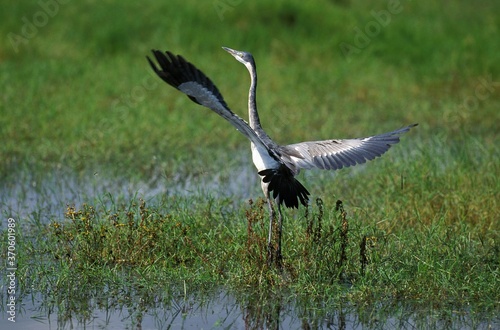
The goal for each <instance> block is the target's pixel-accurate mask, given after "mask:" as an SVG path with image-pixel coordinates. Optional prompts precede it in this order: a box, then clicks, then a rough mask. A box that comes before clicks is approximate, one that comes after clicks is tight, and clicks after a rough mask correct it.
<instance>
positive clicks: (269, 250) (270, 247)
mask: <svg viewBox="0 0 500 330" xmlns="http://www.w3.org/2000/svg"><path fill="white" fill-rule="evenodd" d="M267 205H268V206H269V236H268V238H267V263H268V265H270V264H271V263H272V260H273V245H272V242H271V239H272V236H273V221H274V209H273V204H272V202H271V198H269V196H268V197H267Z"/></svg>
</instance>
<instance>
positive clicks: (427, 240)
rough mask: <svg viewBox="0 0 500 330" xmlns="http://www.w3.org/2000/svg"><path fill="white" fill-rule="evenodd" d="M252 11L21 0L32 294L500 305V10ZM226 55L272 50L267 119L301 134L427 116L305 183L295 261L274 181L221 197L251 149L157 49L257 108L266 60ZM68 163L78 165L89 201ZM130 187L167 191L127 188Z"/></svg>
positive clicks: (328, 6)
mask: <svg viewBox="0 0 500 330" xmlns="http://www.w3.org/2000/svg"><path fill="white" fill-rule="evenodd" d="M230 3H231V2H224V1H219V2H204V3H200V2H194V1H182V2H181V1H170V2H169V3H168V4H167V3H165V4H160V3H155V4H147V5H145V4H143V3H136V2H130V1H125V2H120V3H115V2H113V1H106V2H104V3H100V4H98V5H97V4H94V3H91V2H82V3H71V2H70V3H67V4H59V5H58V6H57V12H55V10H56V9H55V8H56V7H53V8H52V11H50V10H48V9H47V8H45V7H43V6H41V5H40V4H39V3H36V2H30V1H18V2H16V3H15V4H14V3H13V4H11V5H10V7H9V10H5V11H2V13H0V18H1V19H2V26H0V33H1V34H2V35H3V36H5V38H2V40H1V41H0V44H1V45H2V47H0V71H1V75H0V83H1V85H2V86H3V91H2V96H1V99H0V107H1V114H2V115H1V116H0V128H1V129H0V139H1V141H2V143H1V144H0V155H1V157H0V170H1V173H2V186H3V187H4V188H2V199H0V201H1V205H2V210H1V212H2V215H3V216H4V218H6V219H7V218H8V217H13V218H16V220H17V221H18V223H19V235H18V236H17V237H18V240H17V241H18V251H19V252H18V253H19V260H18V261H19V267H18V269H19V270H18V279H19V283H20V287H21V292H22V295H28V294H30V293H34V294H41V295H42V299H43V300H44V303H45V304H46V305H47V306H58V308H59V309H60V310H63V311H67V312H68V313H69V314H67V315H72V313H75V312H77V311H83V312H82V313H83V314H80V315H83V316H82V317H83V318H85V317H86V316H88V315H90V314H89V313H91V311H92V309H93V308H95V307H96V306H98V305H99V304H101V303H102V304H105V301H109V300H107V299H108V298H110V297H118V298H117V299H116V301H115V300H114V303H116V305H120V304H121V305H126V306H134V303H136V302H137V301H142V302H143V303H144V308H148V307H151V306H155V304H156V303H157V302H158V301H162V302H163V303H165V304H166V305H168V304H169V303H170V301H171V299H172V297H182V296H185V295H186V294H187V295H189V294H197V293H202V292H206V291H212V290H216V289H220V288H221V287H222V288H224V289H225V290H230V291H231V292H234V293H235V294H236V295H237V299H241V300H242V301H244V303H243V304H245V303H249V302H251V301H255V300H256V301H258V303H259V304H262V303H263V301H266V302H269V303H271V302H273V301H275V300H276V297H277V296H279V297H280V300H281V299H283V300H284V301H292V300H293V301H294V302H295V303H296V304H297V306H298V307H297V309H298V310H301V311H302V313H303V314H304V315H308V313H309V312H310V308H309V309H308V307H307V306H315V308H316V307H317V308H318V310H320V309H321V308H320V307H319V306H339V305H343V304H348V305H349V306H351V307H350V308H353V309H356V310H357V312H359V313H361V314H363V313H366V311H371V313H377V312H376V310H378V311H379V312H380V313H384V312H383V311H385V310H386V311H387V315H386V316H387V317H389V316H391V315H390V313H391V312H390V310H393V311H394V310H397V309H398V306H400V305H404V306H406V307H408V306H409V308H410V310H416V311H418V310H420V309H422V310H426V311H428V310H429V308H431V309H432V308H436V309H437V310H438V312H437V313H438V314H440V315H441V316H442V317H443V318H444V319H446V317H448V316H449V313H453V312H450V311H459V313H467V315H469V316H471V317H473V318H474V317H475V318H476V320H480V319H481V318H482V317H484V318H486V319H488V318H492V315H493V316H494V315H497V314H498V308H499V307H498V306H499V301H500V285H499V283H500V280H499V276H500V274H499V260H500V255H499V253H500V252H499V251H500V247H499V239H500V222H499V218H500V211H499V210H500V205H499V202H498V201H499V200H500V195H499V194H500V193H499V191H500V179H499V174H500V161H499V159H500V149H499V146H498V139H499V135H498V122H499V120H500V113H499V111H498V109H499V107H500V98H499V95H500V83H499V79H500V78H499V77H500V65H499V63H500V57H499V56H500V55H499V54H500V48H499V45H498V43H497V42H494V40H496V39H497V37H498V34H499V25H500V21H499V17H498V15H497V14H496V13H498V12H499V10H500V8H499V4H497V2H495V1H483V2H481V3H480V4H477V3H469V2H466V1H458V2H454V3H453V4H444V3H443V4H441V3H433V2H429V1H424V2H406V1H401V3H400V4H399V6H396V7H390V6H389V2H386V1H375V2H371V3H370V4H366V3H364V2H358V1H337V2H331V1H330V2H327V1H319V2H315V3H304V2H301V1H287V2H285V1H277V2H274V3H273V4H269V3H266V2H265V1H254V2H252V3H246V2H240V3H236V2H232V4H230ZM220 4H223V5H225V6H222V7H220V6H219V5H220ZM40 13H41V14H40ZM43 13H45V16H44V14H43ZM81 13H86V14H85V15H82V14H81ZM52 14H53V15H52ZM44 17H46V18H47V19H46V20H44ZM35 23H36V25H35ZM42 23H43V24H42ZM30 24H31V25H33V26H31V25H30ZM220 46H229V47H231V48H235V49H242V50H247V51H250V52H252V53H253V54H254V56H255V58H256V61H257V67H258V73H259V92H258V95H259V99H258V103H259V109H260V112H261V121H262V123H263V124H264V128H265V129H266V130H267V131H268V133H269V135H270V136H271V137H273V138H275V139H276V140H277V141H278V142H280V143H284V144H286V143H293V142H298V141H303V140H315V139H328V138H344V137H346V138H347V137H357V136H367V135H371V134H378V133H383V132H386V131H389V130H392V129H396V128H399V127H402V126H404V125H407V124H411V123H419V126H418V127H416V128H415V129H414V130H412V131H411V132H410V133H409V134H407V135H405V136H404V137H403V138H402V141H401V143H400V144H398V145H396V146H395V147H394V148H393V149H391V150H390V151H389V153H388V154H387V155H385V156H384V157H382V158H381V159H379V160H376V161H374V162H371V163H369V164H367V165H366V166H361V167H359V168H353V169H347V170H341V171H338V172H337V173H335V174H332V173H328V172H321V171H312V172H308V173H303V174H301V177H300V179H301V181H302V182H303V183H304V184H305V185H306V186H307V187H308V189H309V190H310V191H311V193H312V196H313V197H312V205H311V208H310V209H309V210H308V211H307V213H306V211H305V210H300V211H287V217H286V222H285V228H284V230H285V238H284V258H285V260H284V263H285V265H284V271H283V273H279V272H277V271H276V269H274V268H268V267H267V266H266V265H265V263H264V262H263V260H264V258H263V256H264V254H265V253H264V252H265V248H264V247H265V237H266V228H267V215H266V212H265V211H266V210H265V208H264V209H262V203H261V201H259V200H258V199H257V198H258V197H259V196H260V192H259V187H258V184H257V182H254V183H255V184H253V182H252V184H248V187H249V188H248V189H246V188H243V189H242V190H244V193H242V194H241V196H240V195H238V196H231V194H230V193H227V192H226V194H218V192H220V191H224V190H225V189H224V187H225V185H231V184H232V185H235V183H234V180H235V179H234V178H236V177H238V176H239V175H240V172H241V169H242V168H243V169H246V168H251V167H252V165H251V164H247V161H245V159H247V160H249V159H250V158H249V157H248V158H244V157H242V156H240V155H241V154H242V153H243V152H249V150H248V149H249V148H248V142H247V141H246V140H245V139H244V138H243V136H242V135H241V134H239V133H238V132H236V131H235V130H234V129H233V128H232V127H231V126H230V125H229V124H227V123H226V122H224V121H222V120H221V119H220V118H219V117H217V116H216V115H214V114H213V113H210V111H209V110H207V109H204V108H201V107H199V106H197V105H195V104H193V103H192V102H191V101H190V100H188V99H187V98H186V97H185V96H183V95H181V94H180V93H178V92H176V91H175V90H173V89H172V88H169V87H167V86H166V85H164V84H163V83H162V82H161V81H160V80H159V79H157V78H156V77H154V76H153V75H152V73H151V69H150V68H149V67H148V64H147V62H146V59H145V56H146V55H148V53H149V52H150V49H151V48H155V49H164V50H171V51H172V52H174V53H179V54H182V55H183V56H185V57H186V58H187V59H188V60H189V61H191V62H193V63H194V64H195V65H196V66H198V67H199V68H200V69H201V70H202V71H204V72H205V73H206V74H207V75H208V76H209V77H210V78H211V79H212V80H213V81H214V82H215V83H216V84H217V86H218V87H219V89H220V90H221V92H222V94H223V95H224V96H225V99H226V101H227V103H228V104H229V106H230V107H231V108H232V109H233V110H234V111H235V112H237V113H238V114H240V115H241V116H242V117H244V118H246V110H245V109H246V103H247V102H246V97H247V88H248V85H249V78H248V73H247V72H246V70H245V68H244V67H243V66H242V65H241V64H239V63H237V62H236V61H234V59H233V58H231V57H230V56H228V55H227V54H226V53H225V52H224V51H223V50H221V49H220ZM242 150H243V151H242ZM59 171H61V172H62V173H70V174H71V175H74V176H75V177H76V178H77V179H75V182H76V183H75V184H71V185H69V186H70V190H71V194H65V193H63V192H64V191H65V190H64V189H60V187H59V186H58V184H59V185H60V186H63V185H64V186H65V185H66V181H65V180H66V179H65V178H66V176H65V175H66V174H64V175H61V176H60V180H59V181H58V180H57V178H58V173H59ZM26 173H30V174H29V175H27V174H26ZM89 173H90V177H91V178H92V180H87V176H88V175H89ZM48 176H51V178H53V179H51V181H50V184H48V183H47V177H48ZM214 177H216V179H213V178H214ZM99 178H102V182H101V184H102V185H104V186H105V188H104V189H96V191H98V193H95V194H92V190H89V188H88V185H87V184H88V183H86V182H90V181H92V182H94V183H93V184H95V185H99ZM19 180H21V181H22V182H19ZM188 181H189V182H188ZM214 181H215V183H218V182H219V183H220V185H221V187H219V189H206V188H207V187H206V186H205V187H202V182H214ZM110 182H120V183H123V182H126V183H130V185H131V187H136V186H135V185H134V184H135V183H138V182H146V184H145V186H146V188H144V189H145V190H147V187H150V188H151V187H162V189H160V190H158V191H160V192H161V193H158V194H156V195H154V196H153V197H152V196H151V195H152V194H151V193H148V192H147V191H146V192H144V191H145V190H144V189H142V188H141V191H140V192H138V193H137V196H136V197H126V198H125V197H124V196H123V195H122V194H121V192H120V190H119V189H118V188H116V187H119V185H118V184H117V185H113V184H109V183H110ZM186 182H188V183H189V184H188V183H186ZM236 185H237V184H236ZM123 186H125V184H123ZM123 186H120V187H122V188H123ZM179 186H180V187H186V188H184V191H182V193H179V191H180V189H179ZM208 186H210V185H208ZM213 186H214V185H213V183H212V185H211V186H210V187H213ZM243 186H244V187H247V183H245V185H243ZM254 186H255V187H254ZM13 187H17V188H13ZM19 187H21V188H19ZM44 187H45V188H44ZM115 188H116V189H115ZM151 190H153V189H152V188H151ZM59 191H61V193H55V192H59ZM207 191H208V192H209V193H208V196H207V194H206V193H207ZM210 191H211V192H212V193H210ZM30 192H34V193H35V195H36V198H31V197H30V196H31V195H30ZM79 192H81V194H79ZM80 195H85V197H82V198H80V197H75V196H80ZM132 195H133V194H132ZM54 196H55V197H54ZM146 196H147V197H146ZM21 197H22V198H21ZM141 198H142V199H141ZM249 198H252V199H253V202H252V203H251V204H250V203H249V202H248V200H249ZM317 198H320V199H321V201H322V204H321V203H320V204H321V205H322V206H320V204H317V202H316V199H317ZM33 199H34V200H35V202H33ZM53 199H55V200H56V201H57V204H56V205H59V210H54V206H53V205H52V207H50V208H49V207H47V206H46V204H45V203H46V201H47V200H53ZM337 200H342V201H343V209H344V210H345V212H346V215H345V216H342V213H341V211H340V210H335V207H336V203H337ZM318 203H319V202H318ZM28 204H29V206H28ZM25 210H29V211H25ZM48 210H50V212H49V211H48ZM63 214H64V215H63ZM346 221H347V222H346ZM346 223H347V227H346ZM2 226H3V224H2ZM1 228H2V230H6V229H5V228H6V227H1ZM342 228H344V229H342ZM346 228H347V229H346ZM0 244H1V245H0V246H1V251H2V253H5V251H6V245H5V244H7V242H6V240H2V242H1V243H0ZM77 289H78V290H77ZM200 295H201V294H200ZM69 297H75V298H74V299H71V300H69V299H68V298H69ZM158 297H159V298H158ZM292 297H293V298H292ZM122 298H123V300H122ZM2 300H4V299H2ZM85 304H87V305H85ZM379 306H384V308H382V309H377V307H379ZM406 307H405V308H406ZM326 310H327V309H326V308H325V309H323V310H322V312H318V314H317V315H321V313H326ZM85 313H87V314H88V315H85ZM447 313H448V314H447ZM368 314H370V313H368ZM367 322H368V321H367Z"/></svg>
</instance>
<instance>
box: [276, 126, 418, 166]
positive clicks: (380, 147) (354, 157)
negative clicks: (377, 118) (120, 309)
mask: <svg viewBox="0 0 500 330" xmlns="http://www.w3.org/2000/svg"><path fill="white" fill-rule="evenodd" d="M416 125H417V124H413V125H410V126H407V127H403V128H401V129H398V130H395V131H393V132H389V133H384V134H380V135H375V136H370V137H367V138H359V139H345V140H324V141H310V142H301V143H296V144H290V145H287V146H286V147H285V150H288V152H287V153H288V154H289V156H290V159H291V161H292V162H293V163H294V164H295V166H297V168H302V169H310V168H314V167H316V168H320V169H324V170H338V169H341V168H343V167H348V166H354V165H356V164H362V163H365V162H366V161H368V160H372V159H374V158H376V157H379V156H381V155H382V154H384V153H385V152H386V151H387V150H389V148H390V147H391V145H393V144H396V143H398V142H399V137H400V135H401V134H404V133H406V132H408V131H409V130H410V128H412V127H414V126H416Z"/></svg>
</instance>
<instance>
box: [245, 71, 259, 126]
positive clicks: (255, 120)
mask: <svg viewBox="0 0 500 330" xmlns="http://www.w3.org/2000/svg"><path fill="white" fill-rule="evenodd" d="M248 71H249V72H250V79H251V83H250V90H249V92H248V120H249V123H250V127H251V128H253V129H254V130H255V129H260V128H261V127H262V126H261V125H260V119H259V114H258V113H257V71H256V68H255V63H253V65H250V66H249V67H248Z"/></svg>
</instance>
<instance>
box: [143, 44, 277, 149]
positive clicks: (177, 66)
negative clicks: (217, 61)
mask: <svg viewBox="0 0 500 330" xmlns="http://www.w3.org/2000/svg"><path fill="white" fill-rule="evenodd" d="M153 54H154V56H155V58H156V61H157V62H158V64H159V65H160V68H158V67H157V66H156V64H155V63H154V62H153V61H152V60H151V59H150V58H149V57H147V59H148V61H149V64H150V65H151V67H152V68H153V70H154V71H155V72H156V74H157V75H158V76H159V77H160V78H161V79H163V80H164V81H165V82H166V83H167V84H169V85H170V86H172V87H174V88H176V89H178V90H180V91H181V92H183V93H184V94H186V95H187V96H188V97H189V98H190V99H191V100H192V101H194V102H196V103H198V104H200V105H202V106H204V107H207V108H209V109H211V110H213V111H214V112H215V113H217V114H218V115H219V116H221V117H223V118H224V119H226V120H227V121H229V122H230V123H231V125H233V126H234V127H236V129H237V130H239V131H240V132H241V133H243V134H244V135H245V136H246V137H247V138H248V139H249V140H250V141H252V142H253V143H254V144H256V145H257V146H260V147H263V148H265V149H267V150H268V151H269V154H270V155H271V156H273V157H275V158H276V159H278V156H277V155H275V153H274V152H273V151H272V150H270V149H269V147H268V146H267V145H266V144H265V143H264V142H263V141H262V140H261V138H259V136H257V134H256V133H255V132H254V130H253V129H252V128H251V127H250V126H249V125H248V123H247V122H246V121H244V120H243V119H241V118H240V117H239V116H238V115H236V114H235V113H234V112H232V111H231V110H230V109H229V107H228V106H227V104H226V101H224V98H223V97H222V94H221V93H220V92H219V90H218V89H217V87H216V86H215V84H214V83H213V82H212V81H211V80H210V79H209V78H208V77H207V76H206V75H205V74H204V73H203V72H201V71H200V70H198V69H197V68H196V67H195V66H194V65H193V64H191V63H189V62H188V61H186V60H185V59H184V58H183V57H182V56H180V55H174V54H172V53H171V52H169V51H167V52H165V53H163V52H161V51H159V50H153Z"/></svg>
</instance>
